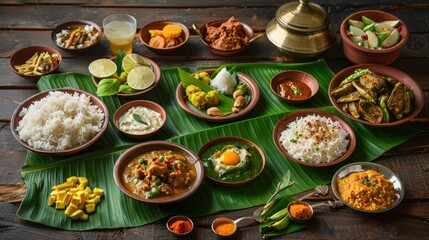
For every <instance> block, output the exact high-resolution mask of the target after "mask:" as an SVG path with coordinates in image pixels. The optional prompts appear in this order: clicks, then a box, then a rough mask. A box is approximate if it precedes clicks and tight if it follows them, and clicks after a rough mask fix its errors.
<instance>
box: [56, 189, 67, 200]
mask: <svg viewBox="0 0 429 240" xmlns="http://www.w3.org/2000/svg"><path fill="white" fill-rule="evenodd" d="M65 196H66V191H65V190H61V191H58V192H57V200H61V201H62V200H63V199H64V197H65Z"/></svg>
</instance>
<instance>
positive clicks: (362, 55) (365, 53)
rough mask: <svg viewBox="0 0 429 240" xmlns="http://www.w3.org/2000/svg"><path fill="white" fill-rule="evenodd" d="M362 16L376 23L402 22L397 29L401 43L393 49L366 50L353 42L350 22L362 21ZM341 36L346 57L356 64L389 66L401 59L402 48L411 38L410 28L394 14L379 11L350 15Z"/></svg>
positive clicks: (341, 30) (343, 25)
mask: <svg viewBox="0 0 429 240" xmlns="http://www.w3.org/2000/svg"><path fill="white" fill-rule="evenodd" d="M362 16H365V17H367V18H369V19H371V20H373V21H374V22H376V23H380V22H384V21H396V20H397V21H400V23H399V25H398V27H397V28H400V31H399V36H400V39H399V42H398V43H396V44H395V45H393V46H392V47H389V48H385V49H384V48H383V49H371V48H365V47H363V46H360V45H358V44H357V43H355V42H353V40H352V39H350V38H349V36H348V30H349V25H350V24H349V21H350V20H355V21H362ZM340 34H341V39H342V46H343V52H344V55H345V56H346V57H347V58H348V59H349V60H350V61H351V62H352V63H354V64H361V63H375V64H383V65H389V64H390V63H392V62H393V61H395V60H396V59H397V58H398V57H399V54H400V53H401V48H402V47H403V46H404V45H405V43H406V42H407V40H408V37H409V32H408V28H407V26H406V25H405V24H404V22H403V21H402V20H400V19H399V18H397V17H395V16H393V15H392V14H389V13H387V12H383V11H378V10H363V11H359V12H355V13H353V14H351V15H349V16H348V17H346V18H345V19H344V20H343V22H342V23H341V26H340Z"/></svg>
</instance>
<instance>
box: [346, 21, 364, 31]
mask: <svg viewBox="0 0 429 240" xmlns="http://www.w3.org/2000/svg"><path fill="white" fill-rule="evenodd" d="M349 25H350V26H355V27H358V28H360V29H362V28H363V27H365V24H363V22H361V21H357V20H352V19H350V20H349Z"/></svg>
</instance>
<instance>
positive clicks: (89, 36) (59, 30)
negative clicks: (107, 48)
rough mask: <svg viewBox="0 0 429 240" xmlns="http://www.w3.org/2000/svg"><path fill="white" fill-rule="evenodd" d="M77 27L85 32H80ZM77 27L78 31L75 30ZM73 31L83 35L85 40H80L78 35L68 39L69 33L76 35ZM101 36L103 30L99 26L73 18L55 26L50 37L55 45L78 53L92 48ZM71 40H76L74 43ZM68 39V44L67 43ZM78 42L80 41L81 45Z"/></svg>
mask: <svg viewBox="0 0 429 240" xmlns="http://www.w3.org/2000/svg"><path fill="white" fill-rule="evenodd" d="M79 28H80V29H82V30H83V31H84V33H85V34H83V32H80V29H79ZM77 29H79V31H77ZM73 32H75V33H76V32H79V36H83V37H84V38H85V39H86V40H83V39H82V40H80V39H78V37H74V38H73V39H70V37H71V35H73V36H77V35H76V34H73ZM102 36H103V31H102V30H101V28H100V26H99V25H97V24H96V23H94V22H91V21H87V20H75V21H70V22H65V23H62V24H60V25H58V26H57V27H55V29H54V30H53V31H52V33H51V39H52V42H53V43H54V44H55V46H57V47H58V48H60V49H62V50H64V51H67V52H72V53H80V52H85V51H88V50H90V49H93V48H94V47H95V46H96V45H97V44H98V43H99V42H100V39H101V37H102ZM73 40H75V41H76V44H72V42H73ZM69 41H70V44H69V45H68V43H69ZM78 42H80V44H81V45H80V44H79V43H78Z"/></svg>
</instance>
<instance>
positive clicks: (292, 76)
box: [270, 70, 319, 103]
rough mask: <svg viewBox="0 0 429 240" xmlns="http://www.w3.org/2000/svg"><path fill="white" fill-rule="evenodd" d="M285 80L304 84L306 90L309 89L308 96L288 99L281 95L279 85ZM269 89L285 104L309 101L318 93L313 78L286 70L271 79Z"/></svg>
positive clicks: (317, 86) (296, 71) (315, 81)
mask: <svg viewBox="0 0 429 240" xmlns="http://www.w3.org/2000/svg"><path fill="white" fill-rule="evenodd" d="M286 80H289V81H296V82H302V83H304V84H305V85H307V87H308V88H310V95H309V96H308V97H305V98H301V99H294V98H288V96H286V95H285V94H282V91H281V88H280V84H281V83H282V82H284V81H286ZM270 88H271V91H272V92H273V93H274V94H275V95H276V96H277V97H279V98H280V99H281V100H283V101H285V102H287V103H302V102H306V101H308V100H310V99H311V98H312V97H314V95H316V93H317V91H319V83H318V82H317V80H316V79H315V78H314V77H313V76H311V75H310V74H308V73H306V72H302V71H298V70H287V71H283V72H280V73H278V74H277V75H275V76H274V77H273V79H271V82H270Z"/></svg>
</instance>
